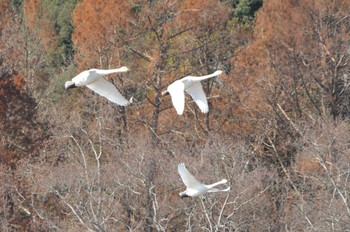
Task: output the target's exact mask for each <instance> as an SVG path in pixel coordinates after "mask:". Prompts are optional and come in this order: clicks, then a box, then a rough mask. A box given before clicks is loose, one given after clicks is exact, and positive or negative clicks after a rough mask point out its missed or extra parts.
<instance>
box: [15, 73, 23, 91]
mask: <svg viewBox="0 0 350 232" xmlns="http://www.w3.org/2000/svg"><path fill="white" fill-rule="evenodd" d="M13 85H14V86H15V87H16V88H17V89H18V90H22V89H23V88H24V85H25V81H24V79H23V77H21V76H20V75H15V76H14V77H13Z"/></svg>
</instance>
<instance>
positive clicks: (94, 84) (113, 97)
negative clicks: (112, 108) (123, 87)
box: [65, 67, 132, 106]
mask: <svg viewBox="0 0 350 232" xmlns="http://www.w3.org/2000/svg"><path fill="white" fill-rule="evenodd" d="M128 70H129V69H128V68H127V67H121V68H118V69H108V70H104V69H90V70H86V71H83V72H81V73H79V74H78V75H77V76H75V77H74V78H73V79H72V80H71V81H67V82H66V83H65V88H66V89H71V88H75V87H81V86H86V87H88V88H89V89H91V90H92V91H94V92H95V93H97V94H99V95H101V96H103V97H105V98H107V99H108V100H109V101H111V102H113V103H115V104H117V105H120V106H126V105H129V104H130V103H131V101H132V99H130V101H128V100H126V99H125V98H124V97H123V96H122V95H121V94H120V93H119V91H118V90H117V88H116V87H115V86H114V85H113V84H112V83H110V82H108V81H107V80H106V79H104V78H103V76H104V75H108V74H112V73H119V72H127V71H128Z"/></svg>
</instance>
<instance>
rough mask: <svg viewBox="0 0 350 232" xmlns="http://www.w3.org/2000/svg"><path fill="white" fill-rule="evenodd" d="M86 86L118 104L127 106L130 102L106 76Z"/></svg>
mask: <svg viewBox="0 0 350 232" xmlns="http://www.w3.org/2000/svg"><path fill="white" fill-rule="evenodd" d="M86 86H87V87H88V88H89V89H91V90H92V91H94V92H96V93H98V94H99V95H101V96H103V97H105V98H107V99H108V100H109V101H111V102H113V103H115V104H117V105H121V106H126V105H128V104H129V103H130V102H129V101H128V100H126V99H125V98H124V97H123V96H122V95H121V94H120V93H119V91H118V90H117V88H116V87H115V86H114V85H113V84H112V83H110V82H108V81H107V80H105V79H104V78H99V79H97V80H96V81H94V82H92V83H90V84H88V85H86Z"/></svg>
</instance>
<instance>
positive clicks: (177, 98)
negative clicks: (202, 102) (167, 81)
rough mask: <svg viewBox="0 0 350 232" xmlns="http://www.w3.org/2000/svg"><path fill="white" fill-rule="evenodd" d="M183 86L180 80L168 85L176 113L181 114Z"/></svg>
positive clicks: (182, 109)
mask: <svg viewBox="0 0 350 232" xmlns="http://www.w3.org/2000/svg"><path fill="white" fill-rule="evenodd" d="M184 90H185V86H184V84H183V83H182V82H178V81H175V82H174V83H172V84H171V85H169V86H168V91H169V93H170V95H171V101H172V103H173V106H174V107H175V110H176V112H177V114H179V115H181V114H182V113H183V112H184V109H185V92H184Z"/></svg>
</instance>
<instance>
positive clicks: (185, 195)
mask: <svg viewBox="0 0 350 232" xmlns="http://www.w3.org/2000/svg"><path fill="white" fill-rule="evenodd" d="M179 195H180V197H181V198H184V197H189V196H188V195H187V194H186V191H184V192H181V193H179Z"/></svg>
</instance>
